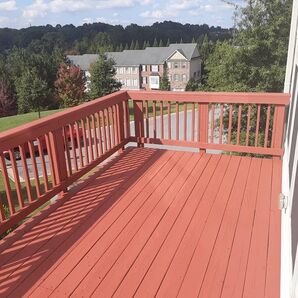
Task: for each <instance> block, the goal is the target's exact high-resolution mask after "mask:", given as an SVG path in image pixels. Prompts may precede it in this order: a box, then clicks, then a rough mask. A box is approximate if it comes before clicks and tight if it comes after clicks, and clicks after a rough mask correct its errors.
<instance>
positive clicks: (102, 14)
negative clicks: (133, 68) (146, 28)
mask: <svg viewBox="0 0 298 298" xmlns="http://www.w3.org/2000/svg"><path fill="white" fill-rule="evenodd" d="M243 1H244V0H235V2H238V3H239V4H241V3H240V2H243ZM228 2H229V1H228ZM233 13H234V7H233V6H232V5H229V4H227V2H225V1H224V0H167V1H165V0H64V1H63V0H0V28H3V27H9V28H24V27H28V26H30V25H32V26H35V25H46V24H51V25H54V26H55V25H56V24H61V25H65V24H74V25H76V26H78V25H82V24H84V23H93V22H103V23H109V24H112V25H115V24H121V25H123V26H127V25H129V24H131V23H134V24H138V25H151V24H153V23H154V22H157V21H158V22H161V21H164V20H171V21H176V22H181V23H183V24H185V23H190V24H208V25H213V26H222V27H226V28H227V27H232V26H233V25H234V21H233Z"/></svg>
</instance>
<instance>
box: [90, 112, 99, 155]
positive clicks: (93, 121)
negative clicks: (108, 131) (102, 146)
mask: <svg viewBox="0 0 298 298" xmlns="http://www.w3.org/2000/svg"><path fill="white" fill-rule="evenodd" d="M91 123H92V131H93V140H94V148H95V158H98V138H97V130H96V123H95V117H94V115H93V114H92V115H91Z"/></svg>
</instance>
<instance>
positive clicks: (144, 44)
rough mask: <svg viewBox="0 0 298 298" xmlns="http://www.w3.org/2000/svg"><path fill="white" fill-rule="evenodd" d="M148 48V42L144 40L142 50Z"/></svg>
mask: <svg viewBox="0 0 298 298" xmlns="http://www.w3.org/2000/svg"><path fill="white" fill-rule="evenodd" d="M146 47H147V41H146V40H144V43H143V47H142V49H143V50H144V49H146Z"/></svg>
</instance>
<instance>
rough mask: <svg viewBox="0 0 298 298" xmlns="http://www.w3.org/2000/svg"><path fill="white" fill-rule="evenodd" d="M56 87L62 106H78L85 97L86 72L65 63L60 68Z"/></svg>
mask: <svg viewBox="0 0 298 298" xmlns="http://www.w3.org/2000/svg"><path fill="white" fill-rule="evenodd" d="M55 87H56V93H57V99H58V101H59V102H60V106H61V107H64V108H66V107H73V106H77V105H78V104H80V103H81V102H83V101H84V98H85V89H86V77H85V74H84V72H83V71H82V70H81V69H80V68H79V67H77V66H74V65H71V66H68V65H66V64H64V63H63V64H61V65H60V68H59V70H58V73H57V80H56V81H55Z"/></svg>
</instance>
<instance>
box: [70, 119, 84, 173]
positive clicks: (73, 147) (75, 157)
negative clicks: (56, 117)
mask: <svg viewBox="0 0 298 298" xmlns="http://www.w3.org/2000/svg"><path fill="white" fill-rule="evenodd" d="M68 130H69V136H70V143H71V150H72V159H73V163H74V170H75V171H76V172H77V171H78V161H77V154H76V143H75V140H74V132H73V126H72V124H69V125H68ZM77 138H78V132H77ZM82 160H83V158H82V156H80V163H81V167H83V166H84V163H83V162H82ZM71 167H72V165H71V163H70V168H71ZM70 173H72V170H71V172H70Z"/></svg>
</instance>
